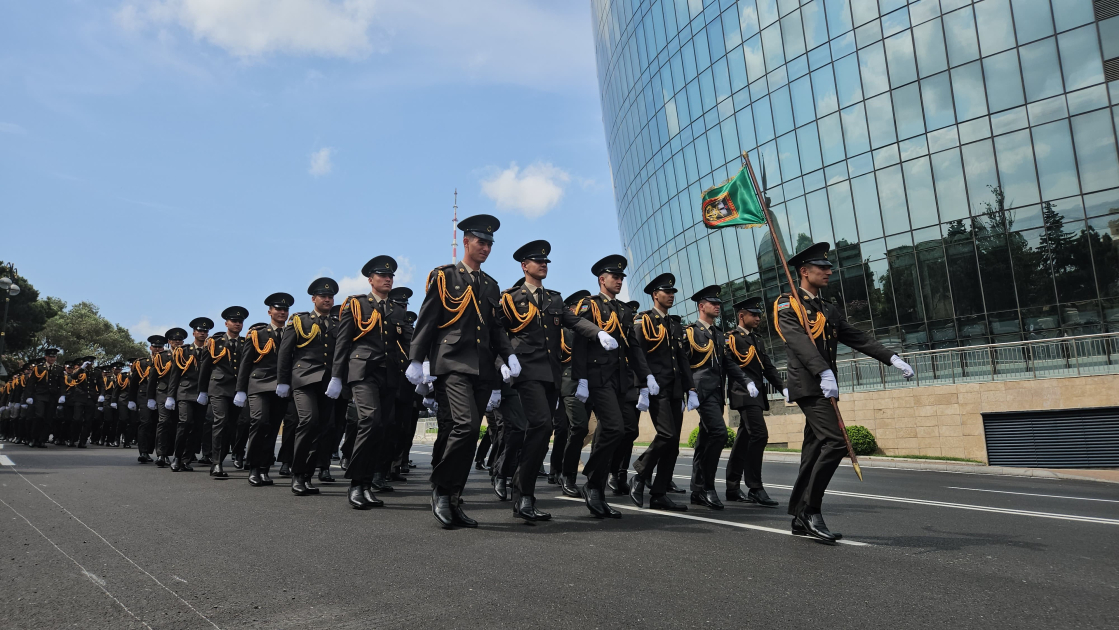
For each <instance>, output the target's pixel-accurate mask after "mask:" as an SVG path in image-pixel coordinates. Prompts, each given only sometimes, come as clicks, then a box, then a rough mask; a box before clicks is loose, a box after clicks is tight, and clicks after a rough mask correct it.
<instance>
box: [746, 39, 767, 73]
mask: <svg viewBox="0 0 1119 630" xmlns="http://www.w3.org/2000/svg"><path fill="white" fill-rule="evenodd" d="M742 54H743V56H744V57H745V59H746V74H747V75H748V76H749V77H750V81H751V82H753V81H757V80H758V79H760V78H762V77H764V76H765V55H763V54H762V37H761V35H754V36H753V37H751V38H750V39H748V40H746V43H745V44H743V45H742Z"/></svg>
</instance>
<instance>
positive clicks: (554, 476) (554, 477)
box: [548, 473, 558, 486]
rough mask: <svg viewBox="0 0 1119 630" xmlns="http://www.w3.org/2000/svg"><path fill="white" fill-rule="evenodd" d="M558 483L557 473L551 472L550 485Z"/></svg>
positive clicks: (549, 476)
mask: <svg viewBox="0 0 1119 630" xmlns="http://www.w3.org/2000/svg"><path fill="white" fill-rule="evenodd" d="M556 483H558V482H557V481H556V475H555V474H554V473H553V474H550V475H548V484H550V485H553V486H554V485H556Z"/></svg>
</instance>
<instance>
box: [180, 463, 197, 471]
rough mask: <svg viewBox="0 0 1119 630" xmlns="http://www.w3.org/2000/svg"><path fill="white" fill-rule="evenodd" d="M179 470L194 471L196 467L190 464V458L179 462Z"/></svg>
mask: <svg viewBox="0 0 1119 630" xmlns="http://www.w3.org/2000/svg"><path fill="white" fill-rule="evenodd" d="M179 470H181V471H182V472H194V468H193V467H191V465H190V460H187V461H185V462H179Z"/></svg>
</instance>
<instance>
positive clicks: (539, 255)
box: [513, 240, 552, 263]
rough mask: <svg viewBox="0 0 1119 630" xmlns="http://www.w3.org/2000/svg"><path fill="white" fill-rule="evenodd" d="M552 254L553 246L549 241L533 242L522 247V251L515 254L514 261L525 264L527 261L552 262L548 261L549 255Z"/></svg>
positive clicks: (519, 250)
mask: <svg viewBox="0 0 1119 630" xmlns="http://www.w3.org/2000/svg"><path fill="white" fill-rule="evenodd" d="M550 253H552V244H551V243H549V242H548V241H544V240H540V241H532V242H531V243H525V244H524V245H521V247H520V249H518V250H517V251H515V252H513V260H515V261H517V262H524V261H526V260H534V261H536V262H542V263H547V262H552V261H550V260H548V254H550Z"/></svg>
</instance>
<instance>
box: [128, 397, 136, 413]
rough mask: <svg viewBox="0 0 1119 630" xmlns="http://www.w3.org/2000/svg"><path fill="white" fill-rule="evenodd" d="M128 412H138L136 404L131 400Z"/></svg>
mask: <svg viewBox="0 0 1119 630" xmlns="http://www.w3.org/2000/svg"><path fill="white" fill-rule="evenodd" d="M128 410H129V411H136V403H134V402H132V401H131V400H130V401H128Z"/></svg>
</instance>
